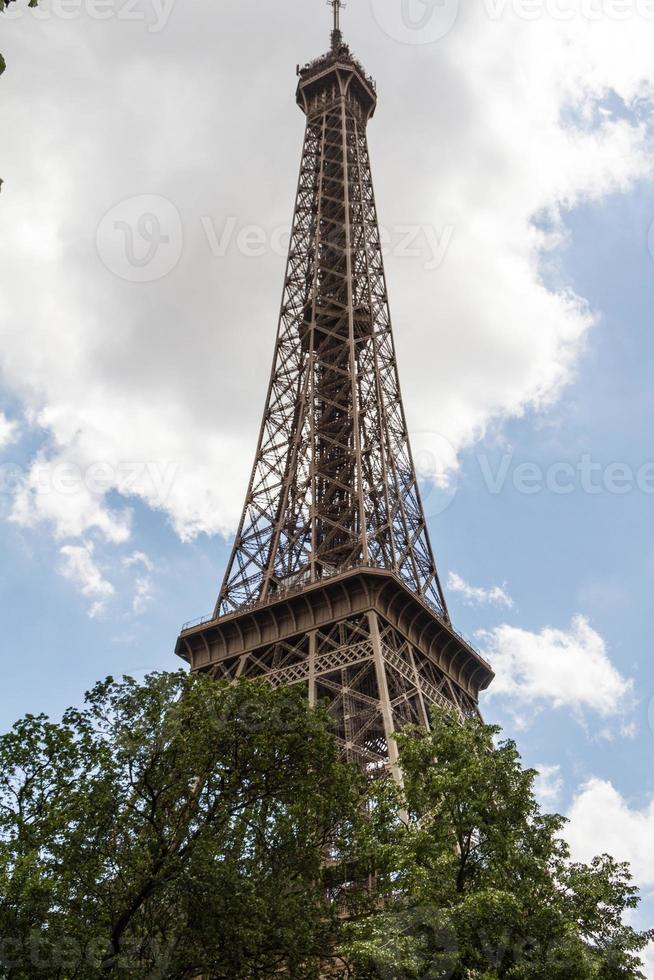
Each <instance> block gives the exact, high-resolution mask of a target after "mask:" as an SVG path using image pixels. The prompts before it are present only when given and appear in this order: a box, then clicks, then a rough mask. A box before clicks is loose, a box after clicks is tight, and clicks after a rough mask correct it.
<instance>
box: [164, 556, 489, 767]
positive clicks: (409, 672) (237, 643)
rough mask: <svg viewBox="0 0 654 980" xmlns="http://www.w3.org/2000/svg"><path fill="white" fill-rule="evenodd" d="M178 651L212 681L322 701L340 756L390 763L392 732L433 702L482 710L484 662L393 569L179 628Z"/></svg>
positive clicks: (462, 711) (363, 572) (368, 571)
mask: <svg viewBox="0 0 654 980" xmlns="http://www.w3.org/2000/svg"><path fill="white" fill-rule="evenodd" d="M176 653H177V654H178V655H179V656H180V657H182V658H183V659H184V660H186V661H187V662H188V663H189V664H190V666H191V669H192V670H194V671H203V672H206V673H209V674H211V675H212V676H213V677H215V678H216V679H218V680H221V679H223V680H238V679H240V678H250V679H252V678H263V679H265V680H266V681H267V682H268V683H269V684H271V685H273V686H274V687H279V686H282V685H285V686H294V685H303V686H304V687H305V689H306V691H307V697H308V698H309V701H310V703H311V704H316V703H318V702H323V703H326V705H327V710H328V712H329V715H330V716H331V718H332V721H333V724H334V731H335V735H336V738H337V740H338V743H339V745H340V746H341V750H342V755H343V758H345V759H347V760H349V761H356V762H358V763H359V764H360V765H361V766H362V767H363V768H364V769H365V770H366V771H368V772H369V773H371V774H373V775H374V774H375V772H380V773H381V772H384V771H385V770H386V769H387V768H388V767H389V766H390V767H391V768H392V769H394V768H395V766H396V762H397V750H396V747H395V743H394V741H393V740H392V739H391V735H392V734H393V732H396V731H398V730H399V729H400V728H402V727H403V726H404V725H406V724H418V725H429V713H430V708H431V706H432V705H434V704H437V705H441V706H442V707H445V708H449V709H453V710H454V711H456V712H457V713H458V714H459V715H460V716H461V717H467V716H470V715H473V714H476V713H478V698H479V693H480V691H481V690H484V689H485V688H486V687H488V685H489V684H490V682H491V681H492V679H493V676H494V675H493V672H492V670H491V668H490V666H489V665H488V664H487V663H486V661H485V660H483V658H482V657H480V656H479V654H478V653H477V652H476V651H475V650H474V649H473V648H472V647H471V646H470V645H469V644H468V643H467V641H466V640H465V639H464V638H463V637H461V636H460V635H459V634H458V633H456V632H455V631H454V630H453V629H452V627H451V625H450V624H449V623H448V622H447V621H446V620H445V619H443V618H441V617H439V616H437V615H436V614H435V613H434V612H433V610H432V609H431V608H430V607H429V606H428V604H427V603H426V602H424V601H422V600H421V599H420V598H418V597H417V596H416V595H415V594H414V593H413V592H412V591H410V590H409V589H408V588H407V587H406V586H405V585H404V583H403V582H402V581H401V579H400V578H398V577H397V576H396V575H394V574H393V573H392V572H388V571H386V570H382V569H377V568H367V567H366V568H362V567H357V568H355V569H351V570H349V571H347V572H343V573H341V574H339V575H335V576H333V577H332V578H329V579H326V580H322V581H320V582H317V583H315V584H313V585H302V586H300V587H297V588H296V589H294V590H288V591H286V592H285V593H284V594H283V595H281V594H278V595H277V596H275V597H273V598H271V599H270V600H269V601H268V602H267V603H265V604H263V605H253V606H252V607H250V608H246V609H241V610H239V612H237V613H233V614H231V615H229V616H223V617H220V618H218V619H212V620H209V621H204V622H201V623H198V624H195V625H189V626H188V627H186V628H185V629H183V630H182V633H181V635H180V637H179V639H178V641H177V647H176Z"/></svg>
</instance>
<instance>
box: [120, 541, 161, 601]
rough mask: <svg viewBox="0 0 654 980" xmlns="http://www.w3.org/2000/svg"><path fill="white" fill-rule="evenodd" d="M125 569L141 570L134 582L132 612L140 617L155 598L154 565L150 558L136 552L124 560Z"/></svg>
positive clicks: (140, 552)
mask: <svg viewBox="0 0 654 980" xmlns="http://www.w3.org/2000/svg"><path fill="white" fill-rule="evenodd" d="M123 565H124V566H125V568H139V567H140V568H141V569H143V571H142V573H141V574H140V575H137V576H136V579H135V581H134V596H133V598H132V611H133V612H134V613H136V615H137V616H138V615H139V614H140V613H142V612H144V611H145V609H146V608H147V607H148V605H149V604H150V602H151V601H152V599H153V597H154V583H153V581H152V576H151V573H152V572H153V571H154V565H153V563H152V561H151V560H150V558H149V557H148V556H147V555H146V554H145V553H144V552H142V551H135V552H134V553H133V554H132V555H129V556H128V557H126V558H124V559H123Z"/></svg>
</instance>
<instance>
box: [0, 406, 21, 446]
mask: <svg viewBox="0 0 654 980" xmlns="http://www.w3.org/2000/svg"><path fill="white" fill-rule="evenodd" d="M17 437H18V423H17V422H14V421H11V420H10V419H8V418H7V416H6V415H5V414H4V413H3V412H0V449H4V448H5V446H10V445H11V443H12V442H14V440H15V439H16V438H17Z"/></svg>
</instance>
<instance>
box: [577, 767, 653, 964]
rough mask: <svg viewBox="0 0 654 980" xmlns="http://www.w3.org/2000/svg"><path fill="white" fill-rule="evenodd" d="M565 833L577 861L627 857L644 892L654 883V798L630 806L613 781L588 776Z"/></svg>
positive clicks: (649, 953)
mask: <svg viewBox="0 0 654 980" xmlns="http://www.w3.org/2000/svg"><path fill="white" fill-rule="evenodd" d="M567 816H568V821H569V822H568V824H567V826H566V828H565V830H564V836H565V838H566V840H567V841H568V843H569V844H570V850H571V852H572V857H573V859H574V860H576V861H583V862H588V861H591V860H592V859H593V857H595V856H596V855H598V854H610V855H611V856H612V857H614V858H615V859H616V860H617V861H628V862H629V864H630V865H631V870H632V873H633V876H634V882H635V884H636V885H637V886H638V888H640V889H641V891H642V892H646V891H647V890H651V889H652V887H653V886H654V798H652V799H651V800H650V802H649V803H648V804H647V805H645V806H644V807H642V808H640V809H639V808H637V807H634V806H631V805H630V804H629V802H628V801H627V800H625V798H624V797H623V796H622V794H621V793H620V792H618V790H617V789H616V788H615V786H613V784H612V783H611V782H609V781H608V780H605V779H597V778H593V779H589V780H588V781H587V782H586V783H585V784H584V785H583V786H582V787H581V790H580V791H579V793H578V794H577V796H576V797H575V799H574V800H573V803H572V806H571V807H570V810H569V812H568V814H567ZM642 957H643V962H644V965H645V976H646V977H647V978H648V980H654V944H652V945H650V946H648V947H647V949H645V950H644V952H643V954H642Z"/></svg>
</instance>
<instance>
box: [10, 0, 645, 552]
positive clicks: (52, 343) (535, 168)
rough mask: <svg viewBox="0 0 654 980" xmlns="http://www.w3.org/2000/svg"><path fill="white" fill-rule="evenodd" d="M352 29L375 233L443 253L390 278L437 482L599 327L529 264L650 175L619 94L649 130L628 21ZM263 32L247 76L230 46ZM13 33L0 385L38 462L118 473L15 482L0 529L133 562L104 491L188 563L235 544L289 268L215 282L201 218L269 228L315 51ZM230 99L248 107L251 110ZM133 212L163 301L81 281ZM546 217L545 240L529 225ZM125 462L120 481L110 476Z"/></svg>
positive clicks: (411, 407) (232, 11)
mask: <svg viewBox="0 0 654 980" xmlns="http://www.w3.org/2000/svg"><path fill="white" fill-rule="evenodd" d="M13 6H17V5H13ZM82 9H83V7H82V8H80V10H82ZM291 15H292V16H291ZM14 16H15V17H17V16H18V14H16V15H14ZM21 16H23V17H24V18H25V20H26V21H27V19H28V12H27V11H25V12H23V13H22V14H21ZM370 16H371V15H370V12H369V10H368V9H367V8H365V5H361V7H360V9H357V10H353V11H352V12H351V17H352V20H351V25H348V29H349V30H350V31H351V34H350V35H349V36H351V37H352V40H353V42H354V46H355V48H356V49H357V53H358V54H359V55H360V56H361V57H362V59H363V60H364V62H365V63H366V64H367V65H368V66H369V68H370V70H371V71H373V72H374V73H375V74H376V75H377V76H378V81H379V86H380V110H379V113H378V116H377V119H376V120H375V121H374V124H373V125H374V135H373V142H374V146H373V153H374V159H375V173H376V178H377V183H378V188H377V189H378V200H379V203H380V208H381V221H382V224H384V225H385V226H386V227H396V226H398V225H404V226H406V225H407V224H410V223H412V222H417V223H420V224H421V225H423V226H427V227H428V228H429V229H430V230H431V231H434V230H436V231H441V232H442V230H443V229H444V228H446V227H449V228H451V229H453V234H452V237H451V241H450V242H449V246H448V248H447V251H446V254H445V258H444V263H443V265H442V266H441V268H440V269H438V270H437V271H433V270H428V269H427V268H426V267H425V266H426V265H427V264H428V260H429V258H430V256H429V255H425V256H424V260H425V261H422V262H421V261H420V260H417V261H416V260H407V259H406V258H402V257H400V256H398V255H393V254H392V253H391V254H390V255H389V256H388V262H387V265H388V272H389V278H390V286H391V294H392V297H393V308H394V318H395V324H396V337H397V343H398V347H399V348H400V360H401V371H402V380H403V387H404V391H405V393H406V398H407V406H406V407H407V413H408V416H409V420H410V422H411V420H420V425H419V429H420V432H421V433H422V436H421V439H422V442H423V443H424V444H425V445H426V449H427V450H429V445H430V440H431V442H433V449H434V453H435V454H438V455H440V454H441V448H442V445H443V444H446V445H449V446H451V447H452V451H449V450H448V453H447V454H446V455H447V459H446V465H447V466H449V467H450V468H451V467H452V466H456V453H457V452H458V451H460V450H461V448H462V447H464V446H466V445H469V444H470V443H472V442H473V441H474V440H475V439H477V438H478V437H479V436H480V435H481V434H482V433H483V432H484V431H485V430H486V429H487V427H488V426H489V425H490V424H491V423H493V422H500V423H501V421H503V420H504V419H507V418H509V417H512V416H519V415H522V414H523V413H524V412H525V411H527V410H529V409H531V408H535V409H540V408H543V407H544V406H547V405H549V404H551V403H552V402H553V401H554V400H555V399H556V398H557V397H558V395H559V393H560V392H561V390H562V387H563V386H564V385H565V384H566V383H567V382H568V381H569V380H570V378H571V377H572V376H573V375H574V370H575V364H576V359H577V357H578V354H579V351H580V349H581V345H582V343H583V339H584V336H585V334H586V332H587V330H588V329H589V326H590V325H591V323H592V322H593V318H594V314H593V311H591V310H589V309H588V307H587V304H586V302H585V300H584V298H583V297H579V296H576V295H574V293H573V292H571V291H570V290H569V289H568V288H566V286H565V284H561V285H560V286H555V287H552V288H548V286H547V285H546V283H545V282H544V279H543V275H542V268H543V258H544V257H546V256H547V255H548V254H552V249H554V248H555V247H557V246H558V244H560V242H561V240H562V239H563V237H564V236H565V216H566V214H567V211H568V209H570V208H572V207H574V206H575V205H576V204H578V203H579V202H582V201H588V200H596V201H600V200H602V199H603V198H604V197H606V196H607V195H608V194H611V193H613V192H621V191H626V190H628V189H629V188H630V187H631V186H633V184H634V182H635V181H636V180H638V179H640V178H642V177H644V178H649V177H650V176H651V170H652V161H654V154H652V152H651V150H652V147H651V141H650V136H649V133H648V130H647V128H646V127H645V125H644V124H643V123H642V122H638V121H634V120H633V119H631V118H620V116H619V115H617V114H612V112H611V111H609V110H608V109H607V108H605V107H604V108H600V107H601V106H602V105H603V104H604V100H605V99H606V97H607V96H608V95H609V94H610V92H611V91H614V92H615V93H616V94H617V97H618V98H619V99H622V100H624V102H625V103H626V104H627V106H628V107H634V106H636V105H638V108H639V112H640V118H641V119H642V118H645V116H646V115H647V114H648V113H651V109H652V90H651V83H652V82H653V81H654V62H653V61H652V58H651V50H650V45H649V44H648V43H647V34H646V32H645V31H643V30H642V25H641V24H640V22H639V21H638V19H637V18H634V19H632V20H631V21H629V22H626V23H620V24H616V23H614V22H612V21H608V20H601V21H599V22H597V23H589V22H588V21H587V20H585V19H584V18H583V17H581V16H578V17H575V18H573V19H572V20H571V21H570V22H566V23H561V22H555V21H553V20H552V19H548V18H547V17H541V18H540V19H539V20H537V21H536V22H534V23H530V22H526V21H523V20H520V19H519V18H518V17H515V16H514V15H513V14H512V13H511V12H510V10H509V9H508V8H507V10H506V12H505V13H504V15H503V16H502V17H501V18H500V20H499V21H493V19H492V18H489V16H488V14H487V12H486V11H485V10H484V9H483V5H477V4H465V5H462V9H461V13H460V16H459V19H458V21H457V24H456V26H455V28H454V29H453V30H452V32H451V34H449V35H448V36H447V37H446V38H445V39H444V40H443V41H441V42H440V43H439V44H438V45H432V46H429V45H426V46H425V47H424V48H420V47H416V46H412V45H402V44H397V43H394V42H393V41H392V40H390V39H388V38H387V37H386V36H385V35H384V34H383V33H382V32H381V31H380V30H377V28H376V25H375V23H374V21H371V20H370ZM175 18H177V21H175ZM254 23H256V24H257V25H258V29H257V31H255V32H252V31H250V30H248V34H247V36H248V50H247V57H244V56H243V50H244V49H243V47H242V46H241V45H238V44H234V43H233V37H234V36H245V35H244V34H243V33H242V31H241V28H243V27H244V25H247V26H248V28H249V27H250V26H251V25H252V24H254ZM283 23H286V24H288V23H292V24H293V25H294V30H293V31H288V30H282V29H280V24H283ZM7 24H8V31H7V35H8V40H7V42H6V44H5V49H6V53H7V54H8V55H10V58H9V59H8V60H9V63H10V68H9V70H8V71H7V73H6V74H5V76H3V113H4V116H5V120H6V125H7V126H10V127H11V131H12V133H13V134H14V138H13V139H12V141H11V144H10V145H9V146H8V147H7V148H6V153H5V156H4V160H3V176H4V177H5V184H4V187H3V195H2V196H3V235H2V241H1V242H0V264H1V266H2V268H3V286H2V293H1V294H0V371H2V376H3V379H4V380H5V382H6V384H8V385H9V386H10V388H12V389H13V391H14V392H15V393H16V394H17V395H19V397H20V398H21V399H22V401H23V403H24V405H25V407H26V409H27V410H28V411H31V412H32V413H33V414H34V416H35V417H36V418H37V419H38V424H39V425H40V426H41V427H42V429H43V432H44V435H45V436H46V440H47V445H46V447H45V449H44V455H43V457H42V459H41V460H40V461H37V462H41V463H42V462H45V463H46V464H50V465H52V466H56V465H57V464H58V463H59V462H61V461H66V462H68V463H72V464H73V465H74V466H75V467H77V468H78V469H79V471H80V472H83V473H86V472H87V471H88V469H89V467H93V466H95V465H97V464H98V463H99V461H101V464H102V465H105V466H106V467H108V472H109V473H110V476H109V478H108V480H107V482H106V484H105V485H104V486H103V487H102V488H101V489H98V490H97V491H95V492H94V491H91V490H87V491H86V492H85V493H80V496H79V500H78V501H77V502H71V499H70V498H69V497H66V495H65V494H61V493H54V494H49V495H48V494H47V493H45V492H44V491H43V490H42V489H41V488H40V487H39V486H38V485H35V480H34V474H33V473H31V474H30V476H29V477H28V479H27V480H26V483H25V485H24V486H23V487H22V488H21V489H20V492H19V495H18V499H17V500H16V504H15V508H14V519H15V520H17V521H19V522H20V523H23V524H28V525H31V526H32V525H34V524H35V523H37V522H41V521H46V522H48V523H49V524H50V525H51V526H52V527H53V529H54V531H55V533H56V534H57V535H58V536H59V537H64V536H73V535H74V536H77V537H80V536H81V535H83V534H84V532H85V531H86V530H87V529H93V530H94V532H96V533H98V534H100V535H102V536H104V537H105V538H106V539H107V540H108V541H110V542H114V543H116V542H119V541H124V540H126V539H127V537H128V536H129V533H130V522H129V515H128V513H127V512H126V510H125V508H124V507H121V506H120V505H119V504H117V502H116V499H115V497H113V496H112V492H113V491H117V492H118V494H120V495H121V496H122V497H123V498H124V499H125V501H129V500H130V499H136V500H139V501H143V502H145V503H146V504H147V505H148V506H149V507H151V508H153V509H156V510H159V511H161V512H163V513H165V514H166V515H167V516H168V517H169V519H170V520H171V522H172V524H173V526H174V527H175V529H176V530H177V532H178V533H179V534H180V536H181V537H182V538H184V539H189V538H192V537H194V536H196V535H198V534H201V533H216V532H221V533H229V532H230V531H232V530H233V529H234V527H235V525H236V523H237V520H238V517H239V512H240V507H241V504H242V500H243V496H244V490H245V485H246V480H247V474H248V470H249V467H250V465H251V460H252V456H253V451H254V446H255V441H256V432H257V426H258V422H259V417H260V413H261V408H262V398H263V392H264V390H265V385H266V378H267V375H268V371H269V362H270V356H271V354H272V348H273V335H274V326H275V325H274V320H275V311H276V309H278V303H279V289H280V284H281V280H282V277H283V259H282V258H280V257H278V256H276V255H274V254H271V253H270V252H268V253H267V254H266V255H265V256H264V257H263V258H261V259H253V258H251V257H248V256H247V255H245V254H243V252H242V250H241V251H239V250H238V248H235V247H232V248H228V249H227V253H226V254H225V255H224V257H222V258H219V257H216V256H214V255H213V254H212V252H211V249H210V247H209V244H208V242H207V237H206V234H205V231H204V230H203V226H202V223H201V219H202V218H203V217H205V218H207V217H208V218H209V219H210V222H211V223H212V224H213V226H214V227H215V228H216V230H217V233H218V235H220V233H221V231H222V228H223V226H224V223H225V221H226V220H227V219H228V217H229V216H235V218H236V221H237V225H238V227H239V228H240V227H242V226H243V225H247V224H251V223H256V224H257V225H260V226H261V227H262V228H264V229H266V230H267V231H268V232H270V231H272V230H273V229H275V228H277V227H279V226H280V225H283V224H284V223H285V222H286V221H287V219H288V212H289V209H290V204H291V198H292V193H293V184H294V180H295V174H296V172H297V159H298V155H299V149H300V143H301V130H302V122H301V117H300V116H299V114H298V113H297V110H295V109H294V108H293V105H292V85H293V80H292V77H291V76H292V71H290V72H289V66H291V68H292V66H294V65H295V63H296V61H297V60H298V57H300V58H301V57H302V55H303V54H305V53H306V56H307V57H310V56H312V55H313V54H317V53H319V51H320V49H321V47H324V45H325V43H326V31H324V30H322V27H321V25H316V24H315V18H314V13H313V11H310V10H309V9H308V8H307V9H306V10H303V11H301V12H300V11H299V10H298V7H297V4H294V3H292V2H291V0H282V5H281V7H279V5H275V6H274V7H269V6H267V5H263V6H262V5H261V4H260V3H255V0H243V2H242V3H239V4H227V5H224V4H223V5H220V9H219V7H218V5H207V4H202V3H200V2H199V0H189V3H188V4H186V5H185V6H184V9H183V11H182V8H181V7H179V5H177V7H175V8H173V9H172V13H171V22H170V23H169V24H168V26H167V27H166V28H165V29H164V30H160V31H158V32H157V31H151V32H148V29H147V25H146V24H145V23H143V22H140V21H138V20H136V19H129V20H128V19H121V18H120V17H114V18H111V19H109V20H106V21H105V20H103V21H102V22H98V21H96V20H94V19H93V18H90V17H86V16H83V15H80V17H79V18H77V19H76V20H75V23H74V29H73V28H72V27H71V28H70V29H68V25H66V24H64V23H63V22H62V21H61V20H60V19H58V18H56V17H43V18H40V19H39V18H33V19H32V21H31V22H30V23H29V24H28V23H13V22H12V21H8V22H7ZM218 26H219V27H220V30H218V29H217V28H218ZM9 35H11V36H10V38H9ZM270 37H275V44H274V45H270ZM618 38H619V40H618ZM208 39H211V40H210V41H209V40H208ZM9 44H11V50H9V47H8V46H7V45H9ZM216 45H217V47H216ZM62 66H64V68H63V70H62ZM89 66H92V69H90V67H89ZM191 68H192V70H191ZM80 74H82V75H83V77H84V78H85V84H84V86H83V87H80V86H79V83H78V79H79V77H80ZM162 77H166V79H167V87H166V93H167V95H166V99H162V98H161V78H162ZM108 79H111V84H109V83H108V81H107V80H108ZM46 81H47V84H46V83H45V82H46ZM135 92H138V98H134V93H135ZM234 92H240V93H254V92H256V93H257V98H256V101H255V102H253V103H252V106H251V107H249V103H248V107H249V109H248V111H247V112H244V106H243V104H242V102H241V101H240V100H236V101H235V100H234V99H233V98H232V95H231V93H234ZM434 92H439V93H446V94H445V95H443V96H442V97H439V98H434V97H433V93H434ZM249 97H250V96H249V95H247V96H246V99H247V98H249ZM98 105H100V106H102V112H101V113H98V111H97V107H98ZM575 117H576V118H577V119H579V120H580V124H579V125H577V126H573V125H572V123H571V122H570V120H571V119H572V118H575ZM589 120H592V125H590V124H589ZM118 131H120V132H121V133H122V134H123V136H122V138H121V140H119V141H117V140H116V139H115V133H116V132H118ZM225 133H228V134H230V135H229V138H228V139H226V138H225ZM444 134H447V138H446V139H444ZM262 145H265V146H266V147H267V152H266V154H265V155H264V156H265V159H264V157H263V156H262V154H261V146H262ZM44 161H45V163H44ZM407 168H409V169H410V179H408V180H407V179H406V173H407ZM144 192H145V193H148V194H157V195H162V196H164V197H166V198H168V199H170V200H171V201H173V202H174V204H175V206H176V208H177V209H178V211H179V213H180V214H181V216H182V219H183V228H184V244H183V249H182V252H181V256H180V262H179V264H178V265H177V267H176V268H175V269H173V271H171V272H170V273H169V274H168V275H167V276H166V277H164V278H162V279H160V280H157V281H155V282H151V283H136V282H126V281H124V280H122V279H120V278H119V277H117V276H116V275H114V274H113V273H112V272H110V271H109V270H108V269H107V268H106V267H105V266H104V265H103V264H102V262H101V261H100V258H99V256H98V253H97V250H96V244H95V239H96V229H97V227H98V225H99V224H100V222H101V220H102V218H103V216H104V215H105V214H106V213H107V212H108V211H109V210H110V209H111V208H112V207H113V206H114V205H115V204H116V203H117V202H119V201H122V200H124V199H126V198H130V197H134V196H137V195H141V194H143V193H144ZM26 200H29V201H30V207H29V209H26V207H25V202H26ZM28 212H29V213H28ZM543 215H546V216H547V219H548V223H549V228H550V230H549V231H547V232H544V231H543V230H542V229H541V228H540V227H539V228H537V227H536V226H535V225H534V221H533V219H534V217H535V216H543ZM35 216H36V217H35ZM35 282H38V289H35V288H34V285H33V284H34V283H35ZM412 428H415V429H417V428H418V426H417V425H414V424H413V423H412ZM425 433H426V434H427V435H425ZM429 433H432V434H433V435H432V436H431V437H430V436H429ZM436 434H438V435H436ZM148 464H152V465H155V466H156V468H158V473H159V474H160V475H161V474H164V478H162V479H153V477H152V474H151V473H149V472H148V470H147V465H148ZM133 465H137V466H140V467H141V469H140V471H139V473H138V474H136V475H135V474H134V473H133V472H132V473H129V472H127V473H126V469H127V470H129V467H130V466H133ZM432 469H433V471H434V473H435V474H436V476H437V477H438V473H439V469H438V466H434V467H432Z"/></svg>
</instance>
